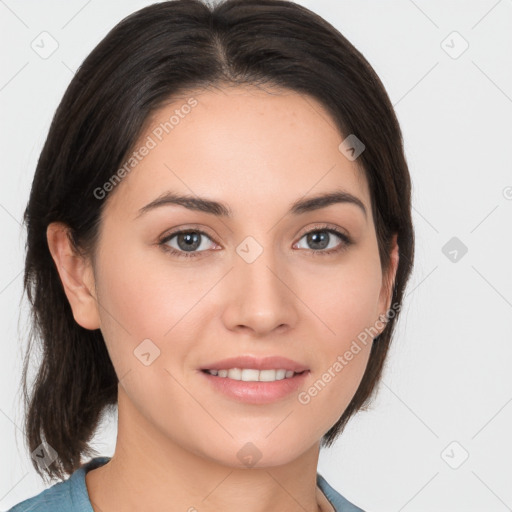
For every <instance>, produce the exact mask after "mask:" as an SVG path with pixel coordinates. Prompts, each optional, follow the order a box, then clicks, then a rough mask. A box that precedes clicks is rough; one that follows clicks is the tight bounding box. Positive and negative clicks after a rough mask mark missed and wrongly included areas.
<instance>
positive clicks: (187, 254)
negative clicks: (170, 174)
mask: <svg viewBox="0 0 512 512" xmlns="http://www.w3.org/2000/svg"><path fill="white" fill-rule="evenodd" d="M323 231H324V232H327V233H331V234H334V235H336V236H338V237H339V238H341V240H342V243H341V244H340V246H339V247H337V248H334V249H329V250H321V249H319V250H314V249H309V251H310V252H311V255H312V256H329V255H333V254H338V253H340V252H342V251H345V250H346V249H348V247H349V246H350V245H352V243H353V241H352V239H351V238H350V237H349V236H347V235H346V234H345V233H342V232H341V231H338V230H337V229H334V228H331V227H329V226H319V227H315V228H314V229H312V230H311V231H307V232H306V233H304V234H303V235H302V236H301V237H300V240H301V239H302V238H304V237H305V236H306V235H309V234H311V233H319V232H320V233H321V232H323ZM190 233H198V234H200V235H204V236H206V237H207V238H209V239H210V240H211V237H210V236H209V235H208V233H205V232H204V231H201V230H200V229H183V230H180V231H174V232H173V233H170V234H168V235H166V236H164V237H163V238H162V239H160V240H159V242H158V245H159V246H160V247H162V249H163V250H164V251H166V252H168V253H170V254H171V255H173V256H177V257H178V258H196V257H198V256H200V255H201V253H203V252H205V251H197V252H187V251H178V250H176V249H174V247H169V246H168V245H167V242H168V241H169V240H171V239H172V238H174V237H175V236H177V235H181V234H190Z"/></svg>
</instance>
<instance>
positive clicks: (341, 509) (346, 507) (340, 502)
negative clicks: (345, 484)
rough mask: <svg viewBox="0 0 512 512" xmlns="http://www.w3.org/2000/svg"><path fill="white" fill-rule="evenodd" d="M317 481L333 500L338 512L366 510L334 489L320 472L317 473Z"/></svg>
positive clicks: (362, 511) (331, 500)
mask: <svg viewBox="0 0 512 512" xmlns="http://www.w3.org/2000/svg"><path fill="white" fill-rule="evenodd" d="M316 482H317V485H318V487H320V489H322V492H323V493H324V494H325V496H326V497H327V499H328V500H329V501H330V502H331V504H332V506H333V507H334V509H335V510H336V512H364V510H363V509H362V508H359V507H358V506H356V505H354V504H353V503H351V502H350V501H348V500H347V499H346V498H344V497H343V496H342V495H341V494H340V493H339V492H338V491H336V490H335V489H333V488H332V487H331V486H330V485H329V484H328V483H327V480H326V479H325V478H324V477H323V476H322V475H321V474H320V473H317V475H316Z"/></svg>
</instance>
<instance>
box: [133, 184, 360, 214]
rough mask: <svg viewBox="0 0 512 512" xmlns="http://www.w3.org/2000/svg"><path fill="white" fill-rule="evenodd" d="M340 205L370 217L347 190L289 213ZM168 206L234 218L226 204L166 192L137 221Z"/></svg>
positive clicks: (315, 198) (295, 206)
mask: <svg viewBox="0 0 512 512" xmlns="http://www.w3.org/2000/svg"><path fill="white" fill-rule="evenodd" d="M338 203H344V204H353V205H355V206H357V207H358V208H359V209H360V210H361V211H362V213H363V214H364V216H365V219H366V218H367V216H368V214H367V211H366V208H365V206H364V203H363V202H362V201H361V200H360V199H359V198H358V197H356V196H354V195H353V194H351V193H349V192H347V191H345V190H336V191H333V192H329V193H323V194H318V195H316V196H313V197H310V198H308V199H298V200H297V201H295V202H294V203H292V205H291V206H290V209H289V213H291V214H292V215H301V214H304V213H307V212H311V211H314V210H320V209H321V208H326V207H327V206H330V205H332V204H338ZM167 205H178V206H183V207H185V208H188V209H189V210H195V211H200V212H205V213H209V214H211V215H215V216H217V217H223V218H232V217H233V212H232V210H231V208H230V207H229V206H228V205H226V204H224V203H221V202H218V201H213V200H211V199H206V198H203V197H198V196H190V195H179V194H176V193H174V192H165V193H163V194H162V195H160V196H159V197H157V198H156V199H155V200H154V201H151V202H150V203H148V204H147V205H146V206H143V207H142V208H141V209H140V210H139V211H138V213H137V215H136V217H135V218H136V219H137V218H138V217H140V216H141V215H143V214H144V213H147V212H148V211H150V210H154V209H155V208H159V207H161V206H167Z"/></svg>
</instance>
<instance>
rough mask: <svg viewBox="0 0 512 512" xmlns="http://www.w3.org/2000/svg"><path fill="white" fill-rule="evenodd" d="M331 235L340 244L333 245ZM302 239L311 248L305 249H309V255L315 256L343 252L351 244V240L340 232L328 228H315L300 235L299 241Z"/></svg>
mask: <svg viewBox="0 0 512 512" xmlns="http://www.w3.org/2000/svg"><path fill="white" fill-rule="evenodd" d="M332 235H334V237H335V238H339V239H340V240H342V243H341V244H340V243H339V244H337V245H336V244H334V245H333V242H335V240H333V236H332ZM303 238H306V243H307V244H309V245H310V246H311V247H312V248H311V249H310V248H308V247H306V249H310V250H311V253H312V254H313V255H315V256H316V255H330V254H336V253H339V252H341V251H344V250H345V249H347V248H348V247H349V246H350V245H351V244H352V240H351V238H350V237H348V236H347V235H346V234H345V233H342V232H341V231H338V230H337V229H335V228H332V227H329V226H319V227H316V228H315V229H313V230H310V231H308V232H307V233H305V234H304V235H302V237H301V240H302V239H303ZM299 243H300V242H299ZM300 248H303V247H300ZM325 249H328V250H325Z"/></svg>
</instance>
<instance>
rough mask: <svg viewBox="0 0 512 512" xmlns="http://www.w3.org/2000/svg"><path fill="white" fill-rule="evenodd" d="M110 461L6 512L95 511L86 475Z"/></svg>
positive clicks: (345, 509) (348, 510)
mask: <svg viewBox="0 0 512 512" xmlns="http://www.w3.org/2000/svg"><path fill="white" fill-rule="evenodd" d="M109 460H110V457H96V458H94V459H91V460H90V461H89V462H88V463H86V464H85V465H83V466H82V467H80V468H79V469H77V470H76V471H74V472H73V474H72V475H71V476H70V477H69V478H68V479H67V480H64V481H63V482H57V483H56V484H54V485H52V486H51V487H49V488H48V489H45V490H44V491H41V492H40V493H39V494H37V495H36V496H33V497H32V498H28V499H26V500H25V501H22V502H21V503H18V504H17V505H15V506H14V507H12V508H11V509H9V510H8V511H7V512H94V510H93V508H92V505H91V501H90V499H89V494H88V492H87V486H86V484H85V474H86V473H87V471H89V470H90V469H95V468H97V467H99V466H103V464H106V463H107V462H108V461H109ZM316 482H317V485H318V487H320V489H321V490H322V492H323V493H324V494H325V496H326V497H327V499H328V500H329V501H330V503H331V505H332V506H333V507H334V509H335V510H336V512H364V510H362V509H360V508H358V507H356V506H355V505H353V504H352V503H350V502H349V501H348V500H346V499H345V498H344V497H343V496H342V495H341V494H339V493H338V492H337V491H335V490H334V489H333V488H332V487H331V486H330V485H329V484H328V483H327V482H326V480H325V478H324V477H323V476H322V475H320V474H319V473H317V476H316Z"/></svg>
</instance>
